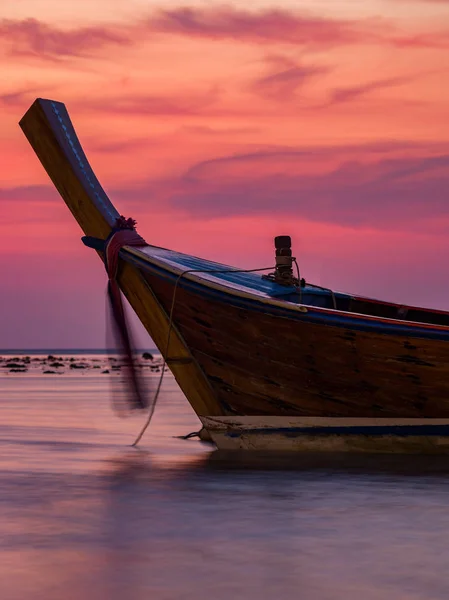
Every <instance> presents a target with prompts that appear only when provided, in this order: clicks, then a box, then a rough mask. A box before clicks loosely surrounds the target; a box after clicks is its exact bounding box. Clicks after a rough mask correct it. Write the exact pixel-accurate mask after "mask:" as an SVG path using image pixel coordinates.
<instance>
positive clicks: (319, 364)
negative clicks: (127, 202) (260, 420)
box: [144, 272, 449, 418]
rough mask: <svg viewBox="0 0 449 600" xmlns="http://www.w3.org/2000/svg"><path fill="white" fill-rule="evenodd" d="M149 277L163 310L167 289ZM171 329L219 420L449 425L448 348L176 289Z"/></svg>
mask: <svg viewBox="0 0 449 600" xmlns="http://www.w3.org/2000/svg"><path fill="white" fill-rule="evenodd" d="M144 276H145V278H146V280H147V281H148V284H149V286H150V287H151V289H152V290H153V292H154V293H155V295H156V297H157V298H158V300H159V302H160V303H161V305H162V306H164V307H166V309H167V307H169V306H170V305H171V302H172V299H173V285H172V283H171V282H169V281H167V280H165V279H164V278H161V277H159V276H158V275H156V274H152V273H150V272H145V273H144ZM173 321H174V324H175V326H176V328H177V329H178V330H179V331H180V333H181V335H182V337H183V339H184V340H185V341H186V344H187V345H188V346H189V348H190V351H191V353H192V355H193V356H194V357H195V359H196V361H197V362H198V364H199V365H200V367H201V368H202V370H203V372H204V373H205V374H206V376H207V377H208V379H209V381H210V384H211V386H212V388H213V389H214V392H215V395H216V397H217V399H218V401H219V403H220V406H221V410H222V414H228V415H232V414H234V415H279V416H281V415H284V416H301V415H302V416H310V417H318V416H322V417H364V418H378V417H400V418H406V417H409V418H449V344H448V343H447V342H446V341H444V340H438V339H425V338H416V339H413V338H411V337H410V336H400V335H390V334H382V333H376V332H364V331H354V330H350V329H347V328H344V327H336V326H329V325H322V324H317V323H307V322H303V321H301V320H300V319H293V318H292V319H289V318H286V317H283V318H279V317H278V316H276V315H273V314H270V313H269V312H268V311H266V312H261V311H255V310H249V309H245V308H242V307H239V306H235V305H233V304H232V302H229V301H227V302H219V301H213V302H212V301H210V300H208V299H206V298H204V297H202V295H201V294H198V293H195V292H193V291H189V290H188V289H184V288H179V289H178V290H177V293H176V298H175V307H174V311H173Z"/></svg>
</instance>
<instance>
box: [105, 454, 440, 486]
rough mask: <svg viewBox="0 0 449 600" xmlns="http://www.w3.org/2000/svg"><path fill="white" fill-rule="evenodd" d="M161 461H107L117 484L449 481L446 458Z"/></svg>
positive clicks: (137, 457)
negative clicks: (219, 477) (304, 478)
mask: <svg viewBox="0 0 449 600" xmlns="http://www.w3.org/2000/svg"><path fill="white" fill-rule="evenodd" d="M173 458H176V460H169V461H166V462H164V463H161V462H160V456H158V455H157V454H153V453H152V452H150V451H147V450H143V449H140V448H133V449H132V450H130V451H127V452H126V454H121V455H120V456H116V457H114V459H112V460H111V461H108V463H109V465H110V467H112V468H111V472H110V474H111V476H112V479H113V480H114V481H115V482H117V483H119V482H122V483H125V482H126V481H128V482H131V481H133V480H140V481H142V480H145V479H148V478H151V479H152V478H153V477H155V476H156V477H158V476H163V477H165V476H166V475H167V474H168V472H170V473H171V474H172V475H173V476H175V477H178V476H180V477H181V478H182V477H184V476H187V477H188V476H189V475H193V476H195V475H201V474H203V475H207V474H208V473H213V472H221V473H224V472H229V473H232V472H241V471H247V472H248V473H251V472H261V471H270V472H276V471H279V472H282V471H284V472H296V473H301V472H303V473H304V474H313V473H316V474H317V475H318V474H323V473H324V474H327V475H329V476H333V475H335V476H338V475H345V474H351V475H355V476H357V475H360V476H365V475H380V476H382V475H385V476H406V477H407V476H410V477H428V476H438V477H443V478H446V477H448V476H449V457H448V456H442V455H434V456H432V455H402V454H398V455H392V454H376V455H374V454H364V455H361V454H350V453H322V452H321V453H316V454H312V453H301V454H300V453H292V452H264V451H253V452H247V451H239V450H232V451H224V450H211V451H210V452H208V453H204V454H201V455H194V456H190V457H189V458H188V459H187V460H178V459H179V457H173Z"/></svg>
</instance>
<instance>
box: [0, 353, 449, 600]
mask: <svg viewBox="0 0 449 600" xmlns="http://www.w3.org/2000/svg"><path fill="white" fill-rule="evenodd" d="M2 358H3V359H4V360H3V361H2V363H0V364H2V365H3V366H2V367H0V444H1V455H0V489H1V494H0V519H1V523H2V525H1V527H2V535H1V536H0V590H1V598H5V600H23V599H24V598H33V599H45V600H53V599H55V600H56V599H58V600H59V599H60V598H64V599H68V600H72V599H73V600H75V599H76V600H78V599H80V598H83V599H88V600H90V599H91V598H92V599H100V600H103V599H105V600H106V599H114V600H115V599H119V598H120V599H123V598H130V599H133V600H134V599H135V600H140V599H142V600H143V599H145V600H147V599H148V598H157V599H161V600H172V599H173V600H175V599H186V600H190V599H192V600H193V599H195V600H198V599H203V598H214V600H222V599H223V600H224V599H226V600H229V598H233V599H242V600H243V599H245V600H246V599H249V600H252V599H256V598H257V599H267V600H268V599H270V600H271V599H273V598H276V599H284V598H288V599H290V598H305V599H309V598H311V599H316V600H331V599H332V600H335V599H340V598H341V599H349V600H352V599H354V600H355V599H357V600H359V599H362V598H363V599H364V600H380V599H385V598H394V599H407V600H418V599H419V600H421V599H423V600H424V599H426V600H428V599H444V600H446V598H447V597H449V577H448V575H447V565H448V564H449V548H448V544H447V539H448V534H449V511H448V509H447V498H448V497H449V465H448V464H446V463H441V461H440V462H439V463H437V462H435V461H434V459H427V461H424V462H423V461H420V460H417V459H416V458H414V457H406V458H405V460H404V461H402V460H401V461H399V462H398V459H397V458H396V459H395V463H392V462H389V461H385V460H383V459H381V458H377V459H376V460H375V461H369V460H368V461H366V462H365V464H363V463H362V464H360V463H359V464H353V463H351V462H350V461H349V462H342V461H337V460H335V457H334V460H333V461H332V460H331V459H329V461H327V462H325V461H324V462H323V460H322V459H320V461H313V460H312V461H309V462H308V463H306V462H304V461H301V460H298V459H295V461H294V462H292V461H291V458H290V459H288V460H286V459H281V458H280V457H272V458H271V459H269V458H267V457H259V458H257V459H256V458H252V459H249V458H248V457H244V456H240V457H236V456H226V455H223V454H220V453H217V452H216V451H214V450H213V449H212V448H211V446H209V445H207V444H203V443H201V442H199V441H198V440H195V439H192V440H186V441H184V440H180V439H177V438H176V437H174V436H179V435H184V434H186V433H189V432H190V431H195V430H197V429H198V428H199V421H198V419H197V418H196V416H195V415H194V414H193V412H192V410H191V409H190V407H189V405H188V403H187V402H186V400H185V399H184V398H183V396H182V394H181V392H180V391H179V389H178V388H177V386H176V384H175V382H174V380H173V379H172V377H171V376H170V374H167V375H166V380H165V381H164V386H163V393H162V395H161V398H160V402H159V403H158V406H157V409H156V414H155V418H154V421H153V423H152V424H151V427H150V429H149V430H148V432H147V434H146V436H145V437H144V439H143V441H142V445H141V447H140V449H137V450H135V449H133V448H131V447H130V444H131V442H132V441H133V440H134V437H135V435H136V434H137V432H138V430H139V429H140V427H141V425H142V422H143V420H144V416H143V415H140V416H137V415H135V416H131V417H130V418H127V419H120V418H117V416H116V414H115V413H114V412H113V411H112V410H111V406H110V387H111V379H113V378H114V377H115V375H114V371H115V370H113V369H112V365H113V363H114V362H115V361H110V359H109V357H106V356H90V357H89V356H66V357H64V356H63V357H59V356H56V355H55V356H54V359H53V358H51V359H50V358H48V357H47V356H42V357H40V358H45V361H46V362H44V361H42V360H41V361H33V360H32V359H33V358H37V357H33V356H30V362H29V363H28V364H27V366H26V368H27V371H26V372H16V371H14V372H13V371H11V370H10V369H12V368H14V367H7V366H6V364H7V363H9V362H10V361H13V360H15V359H16V357H11V356H5V355H3V357H2ZM60 358H63V359H64V360H62V361H61V360H59V359H60ZM70 358H73V359H74V360H73V361H70ZM5 359H6V362H5ZM65 359H67V360H65ZM97 361H98V362H97ZM107 361H109V362H107ZM157 361H158V359H157V358H155V361H154V363H157ZM50 362H53V363H54V362H62V363H63V365H64V366H63V367H56V366H53V367H52V366H50ZM84 362H86V363H88V367H87V368H85V369H82V368H80V369H77V368H71V367H70V364H71V363H72V364H73V363H76V364H82V363H84ZM146 362H147V361H144V360H143V359H142V363H144V364H146ZM21 364H23V363H21ZM96 367H98V368H96ZM142 369H143V370H144V371H145V372H146V374H147V376H148V378H150V379H151V378H154V379H155V380H156V378H157V377H158V376H160V372H159V373H157V372H156V371H155V370H154V371H152V370H151V368H150V366H149V364H148V365H147V366H145V367H142ZM44 370H53V371H58V370H61V371H63V373H62V374H61V375H57V374H55V373H46V374H44ZM104 370H109V371H110V373H109V374H105V373H103V371H104ZM58 372H59V371H58ZM446 462H447V461H446Z"/></svg>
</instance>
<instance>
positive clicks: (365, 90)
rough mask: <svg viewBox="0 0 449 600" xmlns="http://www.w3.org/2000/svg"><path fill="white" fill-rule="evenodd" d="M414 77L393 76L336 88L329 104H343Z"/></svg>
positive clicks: (395, 85) (401, 83) (403, 82)
mask: <svg viewBox="0 0 449 600" xmlns="http://www.w3.org/2000/svg"><path fill="white" fill-rule="evenodd" d="M412 79H413V78H411V77H391V78H389V79H380V80H378V81H369V82H367V83H364V84H361V85H355V86H351V87H345V88H336V89H334V90H333V91H332V92H331V94H330V98H329V103H328V104H342V103H344V102H351V101H353V100H356V99H358V98H360V97H361V96H365V95H366V94H369V93H371V92H375V91H377V90H382V89H388V88H391V87H397V86H400V85H403V84H405V83H409V82H410V81H411V80H412Z"/></svg>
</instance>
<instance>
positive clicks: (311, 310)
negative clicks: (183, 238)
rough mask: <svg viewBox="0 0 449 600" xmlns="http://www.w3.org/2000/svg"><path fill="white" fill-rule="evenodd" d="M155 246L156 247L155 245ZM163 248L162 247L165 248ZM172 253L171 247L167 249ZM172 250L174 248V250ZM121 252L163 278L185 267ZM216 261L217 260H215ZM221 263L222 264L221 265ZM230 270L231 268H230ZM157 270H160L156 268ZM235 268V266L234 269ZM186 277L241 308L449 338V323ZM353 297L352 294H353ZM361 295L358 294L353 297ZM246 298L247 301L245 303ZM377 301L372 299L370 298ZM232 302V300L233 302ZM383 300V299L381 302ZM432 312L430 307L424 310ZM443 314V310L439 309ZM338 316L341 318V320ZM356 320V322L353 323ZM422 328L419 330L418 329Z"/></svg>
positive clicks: (127, 250) (130, 250) (175, 275)
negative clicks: (256, 307) (297, 300)
mask: <svg viewBox="0 0 449 600" xmlns="http://www.w3.org/2000/svg"><path fill="white" fill-rule="evenodd" d="M148 246H149V247H152V246H151V244H148ZM154 247H157V246H154ZM164 250H165V248H164ZM168 251H170V252H171V250H168ZM173 252H175V251H173ZM120 255H121V257H122V258H123V259H124V260H127V262H133V259H134V261H135V262H137V263H138V264H137V265H136V266H138V267H140V268H144V269H147V270H151V267H152V268H153V269H155V270H156V275H159V276H161V273H160V271H163V272H165V273H166V274H167V276H166V277H165V279H170V280H173V279H176V278H179V276H180V275H181V274H182V273H183V271H185V269H181V268H177V267H174V266H172V265H169V264H168V263H167V262H165V261H164V260H163V259H160V258H156V257H154V256H150V255H148V254H145V253H143V252H142V251H141V250H139V249H138V248H132V247H130V246H124V247H123V248H122V250H121V251H120ZM217 264H218V263H217ZM222 266H223V265H222ZM229 268H230V269H232V268H233V267H229ZM157 270H159V272H158V271H157ZM236 271H237V268H236ZM186 280H187V281H189V282H190V283H193V284H195V285H196V286H199V287H200V288H202V289H203V290H204V288H206V289H209V290H212V292H215V293H217V292H218V294H221V295H222V296H223V295H225V296H228V297H229V296H232V297H234V298H239V299H241V300H243V302H244V308H249V307H250V305H257V304H262V305H263V306H264V307H271V308H272V309H274V311H275V312H276V314H277V316H281V315H279V312H280V311H282V312H284V313H287V314H286V315H284V316H285V318H292V317H294V318H296V319H298V318H300V319H301V320H304V321H307V322H316V321H317V320H318V321H319V322H320V324H323V325H330V326H337V327H345V328H347V329H354V330H360V329H361V330H365V331H366V330H368V331H373V330H375V331H377V332H378V333H385V334H390V335H391V334H393V335H394V334H396V335H403V336H404V337H407V336H411V337H420V338H423V337H424V338H426V337H427V338H434V339H435V338H436V339H445V338H446V337H447V339H448V340H449V326H448V325H438V324H433V323H422V322H419V321H406V320H401V319H392V318H388V317H376V316H373V315H367V314H363V313H353V312H350V311H343V310H336V309H332V308H323V307H320V306H313V305H308V304H296V303H292V302H289V301H288V300H277V299H275V298H270V297H269V296H264V295H260V296H259V295H257V294H256V293H254V294H252V293H250V292H244V291H241V290H238V289H237V288H234V287H231V286H226V285H224V284H219V283H216V282H213V281H210V280H207V279H205V278H202V277H200V276H199V275H198V274H196V273H192V272H190V273H188V272H187V273H186V274H185V275H184V276H183V277H182V278H181V279H180V281H179V283H178V285H179V286H180V287H183V288H185V287H192V286H186V285H185V284H186ZM352 297H354V296H352ZM356 298H357V299H358V298H361V297H359V296H358V297H356ZM245 301H246V302H245ZM372 301H373V302H376V301H375V300H372ZM234 303H235V302H234ZM380 303H382V302H380ZM409 308H413V309H418V310H419V307H409ZM423 310H428V311H429V312H432V311H431V309H423ZM438 312H440V313H442V314H449V313H444V311H438ZM339 318H340V319H343V320H344V322H342V321H341V320H339ZM353 321H355V323H354V322H353ZM376 325H380V327H378V326H377V327H376ZM420 330H421V331H420Z"/></svg>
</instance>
